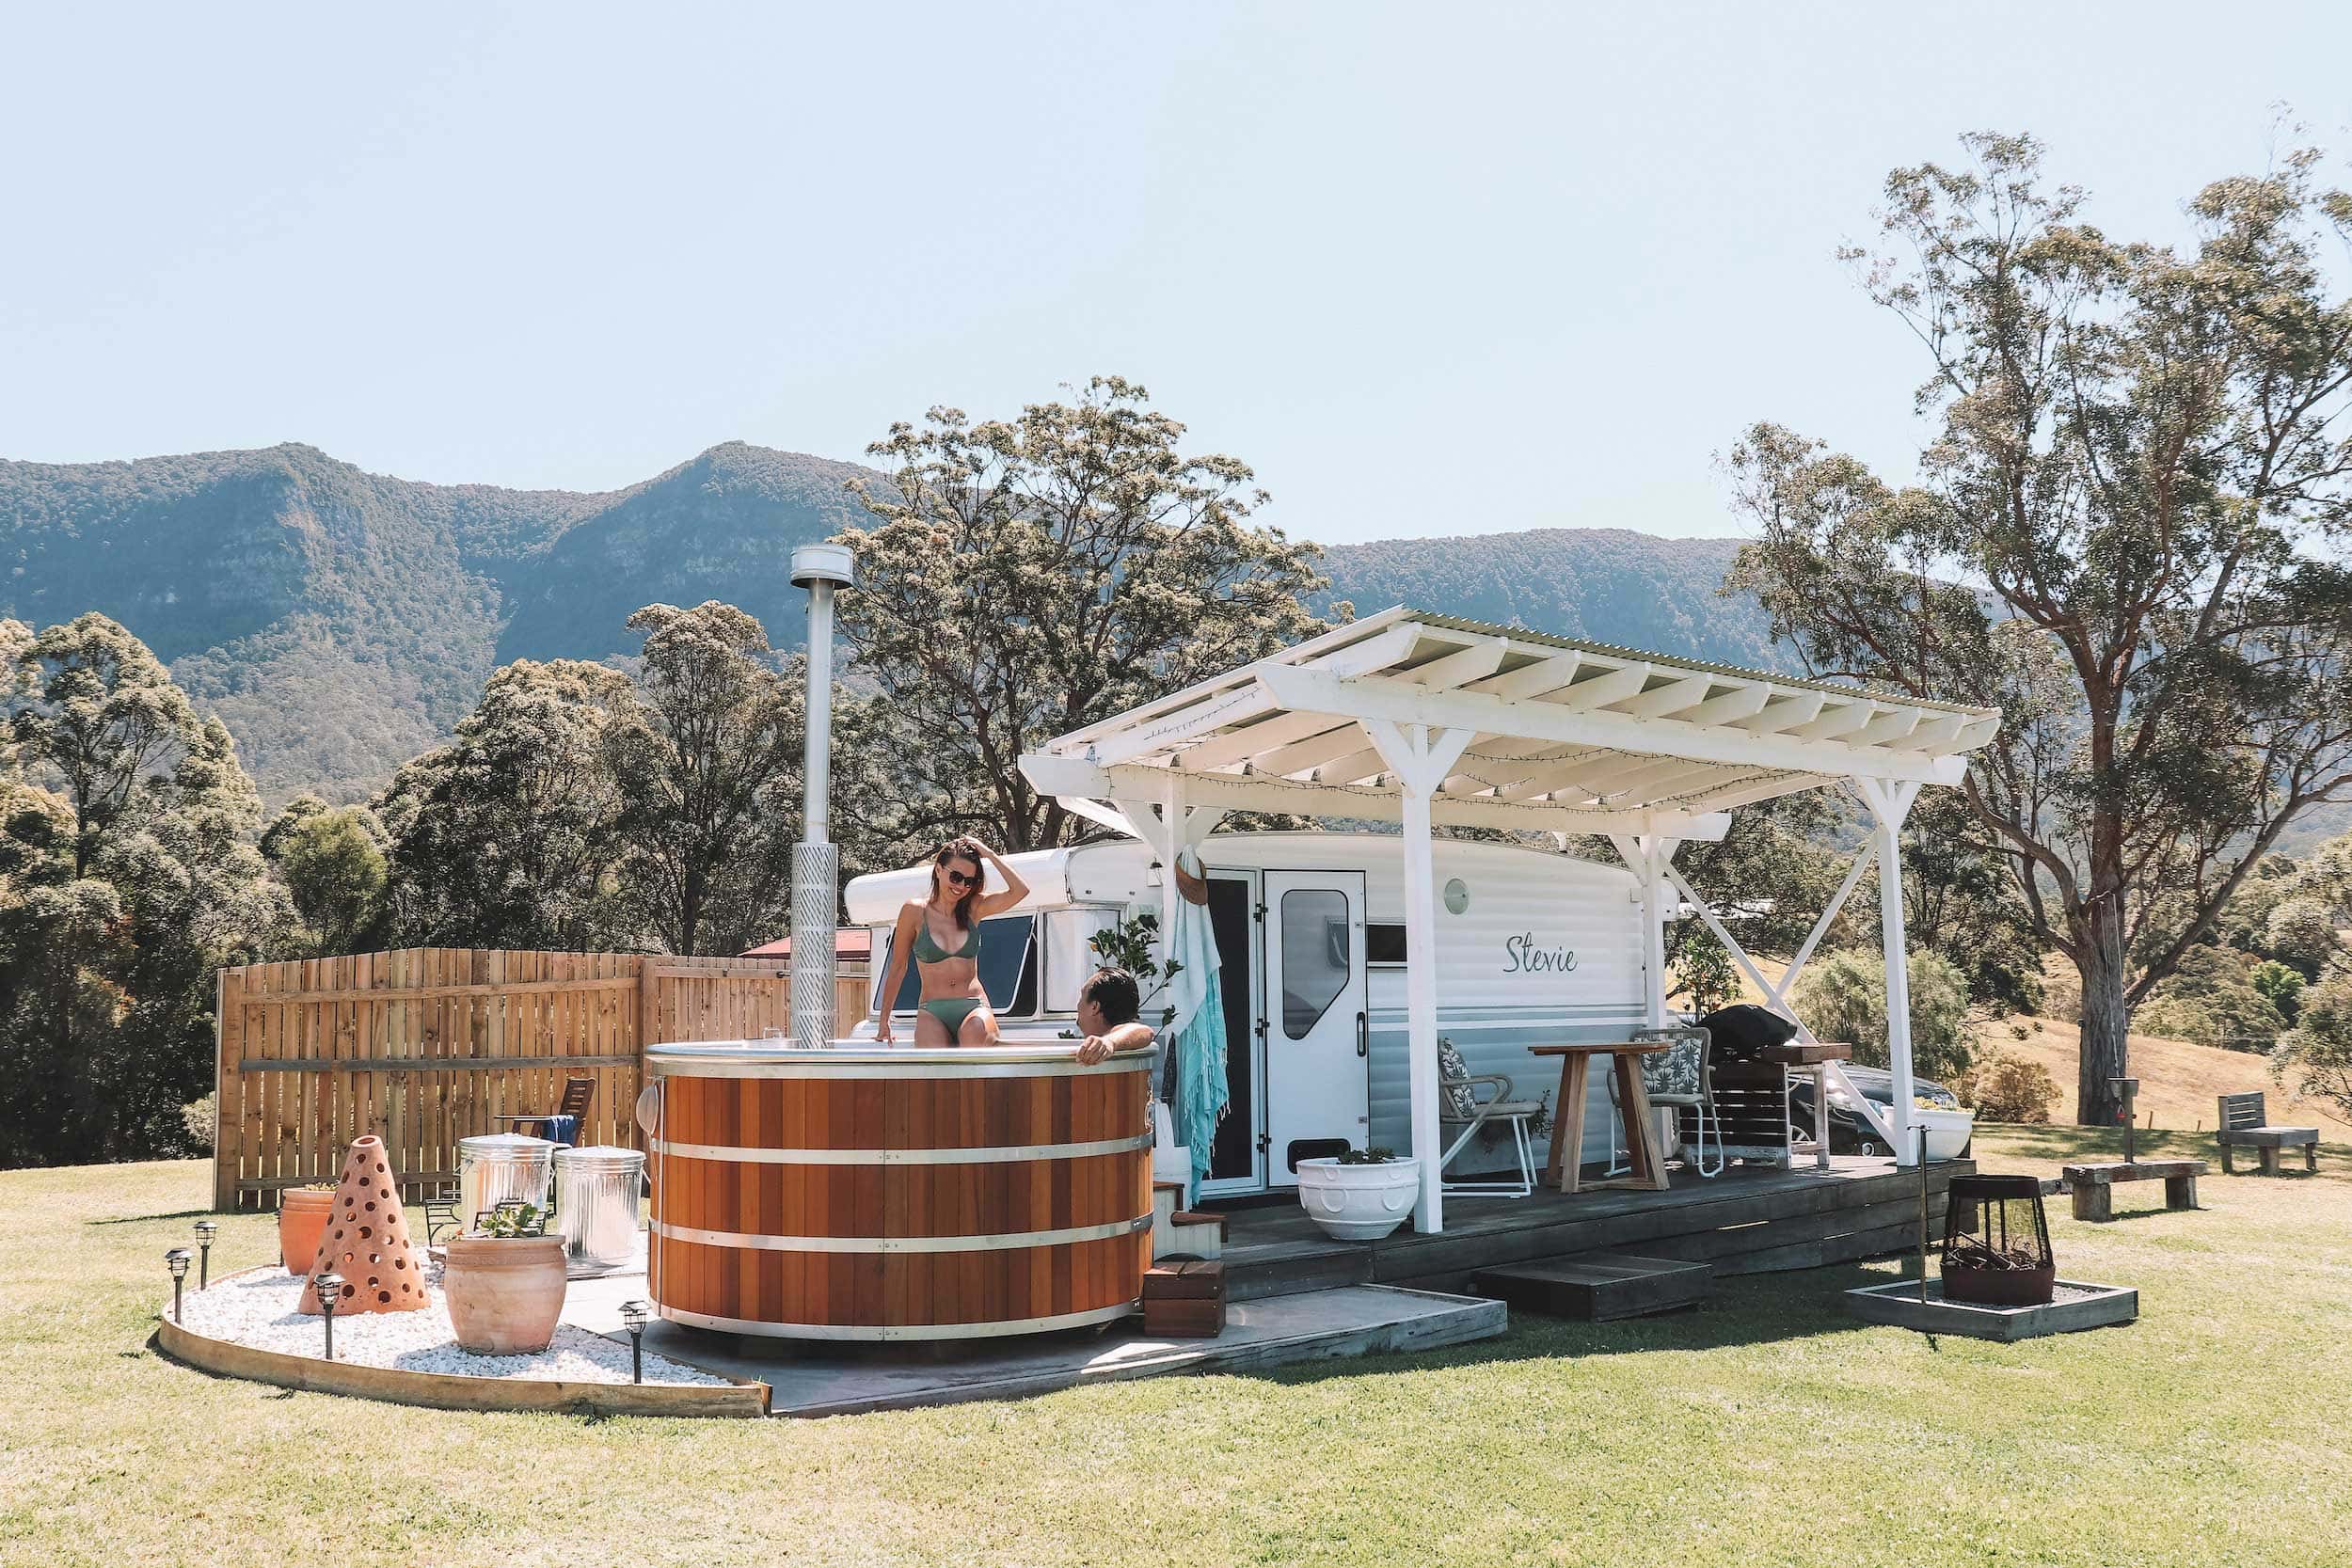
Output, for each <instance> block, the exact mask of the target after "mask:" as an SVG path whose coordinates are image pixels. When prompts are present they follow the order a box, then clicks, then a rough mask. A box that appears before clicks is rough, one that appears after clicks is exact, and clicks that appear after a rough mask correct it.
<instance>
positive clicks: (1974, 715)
mask: <svg viewBox="0 0 2352 1568" xmlns="http://www.w3.org/2000/svg"><path fill="white" fill-rule="evenodd" d="M1999 727H2000V714H1999V712H1998V711H1997V710H1995V709H1991V708H1981V707H1963V706H1958V705H1952V704H1948V703H1936V702H1927V701H1921V700H1918V699H1915V698H1910V697H1896V696H1887V695H1884V694H1883V693H1879V692H1874V691H1866V690H1863V689H1858V688H1854V687H1849V686H1837V685H1831V684H1827V683H1824V682H1818V681H1805V680H1795V679H1790V678H1788V677H1787V676H1781V675H1772V674H1765V673H1759V672H1756V671H1750V670H1734V669H1728V668H1724V667H1722V666H1718V665H1711V664H1705V663H1700V662H1698V661H1696V660H1692V659H1686V658H1677V657H1670V656H1667V655H1662V654H1645V653H1637V652H1634V651H1632V650H1630V649H1626V648H1614V647H1609V646H1606V645H1602V644H1597V643H1589V642H1580V641H1572V640H1569V639H1566V638H1559V637H1547V636H1543V635H1541V634H1539V633H1534V632H1529V631H1522V630H1518V629H1517V628H1514V627H1509V626H1492V625H1488V624H1486V623H1483V622H1477V621H1470V620H1464V619H1461V618H1459V617H1456V616H1451V615H1438V614H1432V613H1430V612H1428V611H1425V610H1409V609H1406V608H1405V607H1403V606H1399V607H1397V608H1395V609H1392V610H1382V611H1381V612H1380V613H1378V614H1376V615H1372V616H1368V617H1366V618H1364V619H1362V620H1359V621H1356V622H1353V623H1351V624H1349V625H1347V626H1341V627H1338V628H1336V629H1334V630H1332V631H1329V632H1326V633H1325V634H1323V635H1322V636H1320V637H1316V638H1312V639H1311V640H1309V641H1305V642H1301V643H1299V644H1297V645H1296V646H1295V647H1291V648H1286V649H1284V650H1282V651H1281V652H1280V653H1278V654H1275V655H1272V656H1271V657H1266V658H1263V659H1260V660H1258V661H1257V662H1256V663H1254V664H1248V665H1244V666H1242V667H1241V668H1239V669H1236V670H1232V671H1230V672H1228V673H1225V674H1222V675H1218V676H1216V678H1214V679H1212V680H1207V681H1203V682H1201V683H1200V684H1199V685H1197V686H1193V687H1189V688H1187V689H1184V690H1182V691H1177V692H1173V693H1170V694H1169V695H1168V696H1166V697H1163V698H1160V699H1159V700H1158V701H1156V702H1152V703H1146V704H1145V705H1142V706H1141V707H1137V708H1135V709H1132V710H1130V711H1129V712H1126V713H1122V714H1120V715H1119V716H1118V717H1117V718H1114V719H1108V720H1104V721H1103V722H1101V723H1099V724H1092V725H1089V726H1088V727H1087V728H1085V729H1082V730H1078V731H1074V732H1073V733H1072V734H1070V735H1066V736H1060V737H1058V738H1057V739H1055V740H1052V741H1049V742H1048V743H1047V744H1046V746H1045V749H1044V750H1043V751H1041V752H1034V753H1031V754H1029V755H1027V756H1025V757H1023V758H1022V759H1021V768H1022V771H1023V772H1024V773H1025V774H1026V775H1027V776H1028V779H1029V781H1030V783H1031V784H1035V785H1036V786H1037V787H1038V788H1039V789H1040V790H1041V791H1043V792H1044V793H1046V794H1049V795H1052V796H1055V797H1056V798H1057V799H1059V800H1061V801H1062V802H1063V803H1064V804H1065V805H1067V806H1068V807H1069V808H1070V809H1072V810H1073V811H1075V812H1078V813H1080V814H1082V815H1084V816H1088V817H1089V818H1090V819H1092V820H1095V821H1097V822H1100V823H1103V824H1104V826H1107V827H1110V828H1112V829H1114V830H1116V831H1119V832H1126V833H1131V834H1133V835H1135V836H1136V837H1137V838H1140V839H1142V840H1143V841H1144V842H1145V843H1146V844H1147V845H1149V846H1150V847H1152V850H1153V852H1154V853H1156V854H1157V855H1158V856H1159V857H1160V858H1161V859H1162V861H1163V862H1166V861H1168V860H1169V859H1170V858H1171V857H1172V856H1173V855H1174V854H1175V853H1176V851H1177V850H1179V849H1181V848H1183V847H1184V846H1186V845H1198V844H1199V843H1200V841H1201V840H1202V839H1204V838H1206V837H1207V836H1208V834H1209V832H1210V831H1211V830H1212V829H1213V828H1215V827H1216V823H1217V821H1218V820H1219V819H1220V818H1221V817H1222V816H1224V815H1225V814H1226V813H1227V812H1229V811H1263V812H1287V813H1292V814H1295V815H1299V816H1317V817H1343V818H1357V819H1368V820H1373V821H1385V822H1397V823H1401V824H1402V825H1403V828H1404V833H1403V837H1402V840H1401V844H1400V850H1401V852H1402V853H1403V855H1404V857H1405V887H1406V1021H1407V1022H1406V1042H1407V1049H1408V1053H1409V1061H1408V1069H1409V1083H1410V1090H1411V1102H1412V1143H1413V1152H1414V1153H1415V1154H1416V1155H1418V1156H1420V1158H1421V1161H1422V1168H1421V1180H1422V1195H1421V1208H1420V1212H1419V1215H1418V1218H1417V1221H1416V1223H1417V1224H1418V1225H1419V1226H1420V1227H1422V1229H1424V1230H1429V1231H1436V1230H1438V1229H1441V1228H1442V1227H1443V1223H1444V1216H1443V1209H1442V1203H1443V1198H1442V1195H1441V1193H1440V1190H1439V1181H1438V1168H1437V1159H1436V1156H1437V1153H1438V1150H1439V1149H1440V1148H1442V1147H1443V1146H1442V1145H1441V1143H1440V1142H1439V1141H1438V992H1437V985H1438V979H1437V974H1436V971H1435V966H1434V962H1433V955H1434V954H1435V953H1436V950H1437V943H1436V932H1435V892H1434V888H1433V882H1434V877H1433V873H1432V851H1431V847H1430V843H1431V839H1430V835H1431V830H1432V828H1433V827H1437V826H1458V827H1482V828H1505V829H1518V830H1526V831H1533V832H1549V833H1555V834H1568V833H1603V834H1606V835H1608V837H1609V839H1610V842H1611V843H1612V844H1613V845H1614V846H1615V847H1616V850H1617V853H1618V855H1619V856H1620V857H1622V858H1623V859H1624V861H1625V863H1626V864H1627V865H1628V866H1629V868H1631V870H1632V871H1633V873H1634V876H1635V877H1636V878H1637V879H1638V880H1639V883H1640V888H1641V894H1642V924H1643V931H1644V942H1645V949H1644V951H1645V965H1644V967H1645V974H1646V976H1647V987H1648V997H1647V1010H1648V1014H1649V1019H1650V1022H1652V1023H1662V1022H1664V1020H1665V1006H1666V979H1665V962H1664V943H1665V936H1664V918H1665V914H1666V910H1667V902H1668V890H1669V888H1671V889H1672V890H1673V891H1674V892H1675V893H1677V894H1679V895H1680V896H1681V897H1682V898H1683V899H1686V900H1688V901H1689V902H1690V903H1691V904H1692V905H1694V906H1695V907H1696V908H1697V911H1698V913H1699V915H1700V918H1702V919H1704V920H1705V921H1706V922H1707V924H1708V927H1709V928H1710V929H1712V930H1713V931H1714V933H1715V935H1716V936H1717V938H1718V939H1719V940H1721V941H1722V942H1723V943H1724V946H1725V948H1727V949H1728V950H1729V951H1730V953H1731V955H1732V957H1733V958H1734V959H1735V960H1736V961H1737V962H1738V963H1739V965H1740V968H1741V969H1742V970H1743V971H1744V972H1745V973H1746V974H1747V975H1748V978H1749V979H1750V981H1751V982H1753V983H1754V984H1755V985H1756V988H1757V989H1758V990H1761V991H1762V992H1763V993H1764V996H1765V998H1766V1000H1767V1002H1768V1004H1769V1005H1770V1006H1772V1008H1773V1009H1774V1010H1775V1011H1777V1012H1779V1013H1781V1014H1782V1015H1783V1016H1784V1017H1786V1018H1788V1019H1789V1020H1790V1021H1791V1022H1794V1023H1795V1024H1796V1026H1797V1028H1798V1030H1799V1031H1800V1037H1802V1038H1804V1039H1806V1040H1811V1039H1812V1038H1813V1035H1812V1031H1811V1030H1809V1029H1807V1028H1806V1027H1805V1025H1804V1020H1802V1019H1799V1018H1798V1017H1797V1016H1796V1014H1795V1013H1794V1012H1793V1011H1792V1010H1791V1009H1790V1008H1789V1006H1788V990H1789V987H1790V985H1791V984H1792V983H1793V982H1794V981H1795V979H1796V976H1797V974H1798V973H1799V972H1800V971H1801V970H1802V969H1803V968H1804V964H1805V962H1806V960H1807V959H1808V958H1811V957H1812V954H1813V949H1814V947H1815V945H1816V944H1817V943H1818V942H1820V939H1821V936H1822V934H1823V933H1824V932H1825V931H1826V930H1827V929H1828V928H1829V925H1830V922H1831V921H1832V920H1834V919H1835V918H1836V913H1837V911H1838V910H1839V909H1840V908H1841V907H1842V906H1843V905H1844V903H1845V901H1846V897H1847V895H1849V894H1851V892H1852V891H1853V889H1854V886H1855V884H1857V883H1858V882H1859V881H1860V880H1861V879H1862V876H1863V873H1864V872H1865V871H1866V870H1867V868H1868V867H1869V865H1870V864H1871V863H1872V861H1873V860H1875V861H1876V862H1877V863H1879V864H1880V865H1881V866H1882V867H1883V870H1882V873H1881V881H1882V895H1881V897H1880V908H1881V911H1882V921H1881V940H1882V942H1883V949H1884V954H1885V960H1886V990H1887V1024H1888V1030H1887V1032H1888V1054H1889V1057H1890V1060H1891V1065H1892V1068H1893V1070H1894V1075H1895V1097H1894V1098H1895V1103H1894V1106H1893V1110H1894V1117H1893V1118H1892V1121H1891V1122H1889V1121H1888V1119H1887V1118H1883V1117H1879V1116H1878V1115H1877V1114H1876V1112H1875V1110H1874V1109H1873V1108H1872V1107H1871V1106H1870V1105H1869V1103H1868V1102H1867V1101H1865V1100H1863V1098H1862V1097H1861V1096H1860V1095H1859V1094H1853V1093H1852V1090H1851V1085H1847V1089H1848V1092H1849V1094H1850V1095H1851V1098H1852V1099H1853V1100H1854V1101H1856V1103H1857V1104H1858V1105H1860V1106H1861V1107H1862V1111H1863V1114H1865V1115H1867V1116H1868V1117H1869V1118H1870V1120H1871V1122H1872V1123H1873V1125H1874V1126H1875V1127H1876V1128H1877V1130H1878V1132H1880V1133H1881V1135H1883V1137H1884V1138H1885V1139H1886V1141H1887V1144H1888V1146H1889V1147H1890V1148H1893V1149H1894V1150H1895V1151H1896V1156H1897V1158H1898V1159H1899V1161H1901V1162H1903V1163H1905V1164H1908V1163H1909V1162H1910V1161H1911V1160H1912V1159H1913V1157H1914V1154H1913V1149H1912V1144H1911V1141H1910V1138H1909V1136H1908V1132H1907V1129H1908V1127H1909V1125H1910V1116H1911V1081H1912V1079H1911V1029H1910V1014H1911V1008H1910V986H1909V979H1908V975H1907V974H1906V968H1905V963H1904V948H1903V914H1902V889H1901V880H1900V876H1901V873H1900V860H1899V856H1898V854H1897V853H1896V835H1897V833H1898V832H1899V831H1900V829H1901V827H1902V823H1903V818H1904V816H1906V815H1907V814H1908V813H1909V811H1910V809H1911V803H1912V800H1914V799H1915V797H1916V796H1917V794H1918V792H1919V787H1920V786H1921V785H1922V784H1947V785H1948V784H1957V783H1958V782H1959V781H1960V778H1961V776H1962V773H1963V770H1964V768H1965V767H1966V755H1965V754H1966V753H1967V752H1969V751H1971V750H1973V749H1974V748H1976V747H1978V746H1980V745H1982V744H1983V743H1984V742H1985V741H1987V740H1989V739H1990V738H1992V736H1993V734H1994V731H1995V730H1997V729H1998V728H1999ZM1839 785H1843V786H1847V787H1850V788H1851V789H1852V790H1853V791H1854V793H1855V794H1857V795H1858V796H1859V797H1860V798H1861V800H1862V802H1863V804H1864V805H1865V806H1866V807H1867V808H1868V810H1869V813H1870V816H1871V818H1872V820H1873V822H1874V824H1875V827H1876V832H1874V833H1873V835H1872V838H1871V841H1870V843H1869V844H1868V845H1867V847H1865V848H1864V849H1863V850H1862V852H1861V853H1860V854H1859V855H1858V856H1857V857H1856V858H1855V861H1854V863H1853V867H1852V869H1851V871H1850V872H1849V873H1848V874H1847V877H1846V879H1845V881H1844V884H1843V885H1842V886H1840V887H1839V889H1838V890H1837V894H1836V897H1834V898H1833V899H1832V900H1831V901H1830V904H1829V907H1828V908H1827V909H1826V910H1825V911H1823V912H1822V914H1821V917H1820V922H1819V923H1818V924H1817V925H1816V926H1815V927H1813V931H1812V934H1811V935H1810V936H1809V937H1808V938H1807V939H1806V940H1805V942H1804V946H1803V947H1802V948H1801V949H1799V951H1798V953H1797V955H1796V957H1795V959H1794V961H1792V962H1791V963H1790V964H1789V965H1788V969H1787V971H1786V972H1785V973H1784V974H1782V975H1781V977H1780V979H1779V980H1778V981H1777V982H1770V981H1767V980H1766V979H1765V978H1764V975H1763V974H1762V972H1761V971H1760V970H1758V969H1757V967H1756V964H1755V962H1754V961H1753V960H1752V959H1751V958H1749V956H1748V955H1747V954H1746V953H1745V952H1744V951H1742V950H1741V948H1740V944H1739V943H1738V942H1734V941H1733V940H1732V938H1731V934H1730V933H1729V932H1728V931H1726V930H1725V929H1724V927H1723V925H1722V923H1721V921H1719V920H1718V919H1717V918H1716V916H1715V913H1714V911H1711V910H1709V909H1708V907H1707V903H1706V901H1705V900H1704V899H1702V898H1700V897H1699V896H1698V895H1696V894H1695V893H1694V892H1692V889H1691V886H1690V884H1689V883H1688V882H1686V881H1685V880H1684V879H1683V877H1682V874H1681V873H1680V872H1679V871H1677V870H1676V869H1675V866H1674V853H1675V850H1676V848H1677V846H1679V845H1680V844H1682V843H1683V842H1684V841H1685V840H1690V839H1699V840H1714V839H1719V838H1721V837H1722V836H1723V833H1724V828H1725V826H1726V823H1727V817H1726V816H1724V814H1725V813H1727V812H1729V811H1730V809H1731V808H1733V807H1735V806H1740V805H1746V804H1749V803H1751V802H1753V801H1756V800H1769V799H1771V798H1772V797H1774V796H1779V795H1788V794H1792V793H1794V792H1796V791H1798V790H1804V789H1820V788H1825V787H1832V786H1839ZM1163 895H1164V896H1165V897H1166V898H1167V899H1168V900H1169V901H1170V902H1171V903H1172V901H1173V899H1174V897H1175V881H1174V879H1173V878H1172V877H1170V878H1168V879H1166V882H1165V886H1164V888H1163ZM1162 928H1163V929H1164V930H1172V929H1173V928H1174V911H1173V910H1172V909H1170V910H1169V911H1168V915H1167V918H1166V919H1165V920H1164V921H1163V925H1162Z"/></svg>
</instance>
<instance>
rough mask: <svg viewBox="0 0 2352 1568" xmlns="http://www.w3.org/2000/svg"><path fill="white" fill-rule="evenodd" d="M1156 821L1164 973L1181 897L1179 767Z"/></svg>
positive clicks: (1166, 1043)
mask: <svg viewBox="0 0 2352 1568" xmlns="http://www.w3.org/2000/svg"><path fill="white" fill-rule="evenodd" d="M1160 821H1161V822H1162V823H1163V824H1164V828H1163V830H1162V831H1163V832H1165V833H1166V835H1167V838H1168V850H1167V852H1166V853H1165V854H1163V855H1162V856H1161V857H1160V968H1161V970H1162V971H1163V972H1165V971H1166V969H1167V968H1168V964H1170V963H1171V962H1173V961H1174V960H1175V958H1176V903H1177V900H1178V899H1180V898H1182V897H1183V896H1184V895H1183V894H1182V893H1180V892H1178V891H1177V889H1176V857H1177V856H1178V855H1180V854H1182V853H1184V771H1183V770H1182V769H1181V768H1169V769H1168V784H1167V786H1166V788H1165V789H1164V790H1163V791H1162V793H1161V796H1160ZM1160 1043H1161V1047H1162V1049H1163V1050H1167V1049H1169V1048H1172V1046H1173V1045H1174V1042H1173V1041H1170V1040H1163V1041H1161V1042H1160Z"/></svg>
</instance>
